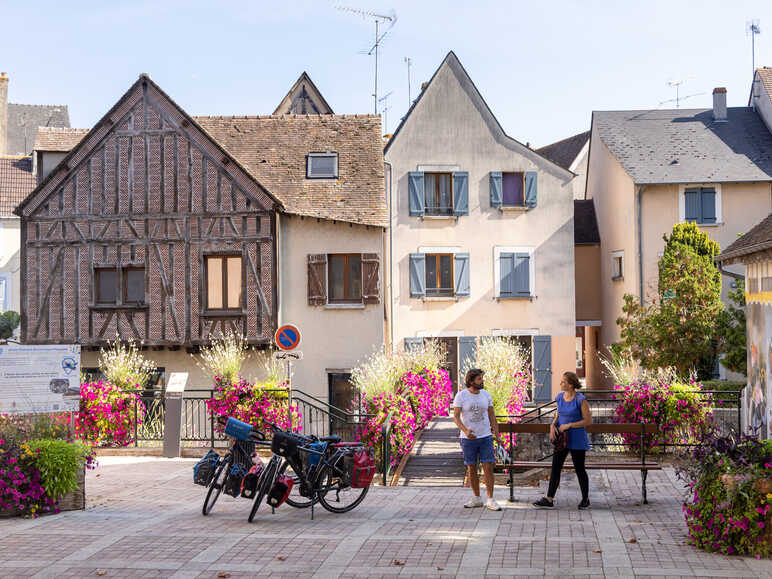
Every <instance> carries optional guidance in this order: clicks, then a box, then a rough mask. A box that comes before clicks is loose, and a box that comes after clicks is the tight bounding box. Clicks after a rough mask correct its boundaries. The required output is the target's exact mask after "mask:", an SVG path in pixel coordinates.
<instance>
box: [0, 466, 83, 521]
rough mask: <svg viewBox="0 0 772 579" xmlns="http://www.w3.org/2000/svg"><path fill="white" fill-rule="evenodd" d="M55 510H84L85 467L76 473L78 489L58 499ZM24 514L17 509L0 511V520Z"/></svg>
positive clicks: (44, 513)
mask: <svg viewBox="0 0 772 579" xmlns="http://www.w3.org/2000/svg"><path fill="white" fill-rule="evenodd" d="M57 508H58V509H59V510H60V511H82V510H83V509H85V508H86V467H85V466H84V467H83V468H81V469H80V472H79V473H78V488H77V489H75V490H74V491H72V492H69V493H67V494H66V495H64V496H63V497H61V498H60V499H59V504H58V505H57ZM24 514H25V512H24V511H21V510H19V509H0V518H7V517H19V516H23V515H24ZM52 514H54V511H53V510H51V511H45V510H44V511H42V512H39V513H38V515H52Z"/></svg>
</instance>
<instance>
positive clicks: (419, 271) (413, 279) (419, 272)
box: [410, 253, 426, 298]
mask: <svg viewBox="0 0 772 579" xmlns="http://www.w3.org/2000/svg"><path fill="white" fill-rule="evenodd" d="M425 295H426V257H425V256H424V254H423V253H411V254H410V297H411V298H422V297H424V296H425Z"/></svg>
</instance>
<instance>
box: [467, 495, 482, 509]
mask: <svg viewBox="0 0 772 579" xmlns="http://www.w3.org/2000/svg"><path fill="white" fill-rule="evenodd" d="M481 506H483V502H482V499H481V498H480V497H474V496H473V497H472V498H471V499H469V501H468V502H467V503H466V504H465V505H464V508H465V509H476V508H477V507H481Z"/></svg>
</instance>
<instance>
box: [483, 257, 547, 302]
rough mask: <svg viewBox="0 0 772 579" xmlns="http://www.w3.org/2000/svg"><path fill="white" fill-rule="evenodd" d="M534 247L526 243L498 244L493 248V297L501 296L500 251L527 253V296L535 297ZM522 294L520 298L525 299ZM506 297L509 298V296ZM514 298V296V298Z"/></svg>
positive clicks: (498, 297)
mask: <svg viewBox="0 0 772 579" xmlns="http://www.w3.org/2000/svg"><path fill="white" fill-rule="evenodd" d="M535 249H536V248H535V247H531V246H526V245H498V246H494V248H493V297H494V298H496V299H500V298H501V262H500V259H501V254H502V253H527V254H528V257H529V259H528V277H529V280H528V287H530V288H531V293H530V294H529V296H528V297H531V298H533V297H536V264H535V263H534V258H533V254H534V250H535ZM528 297H526V296H523V297H522V298H521V299H527V298H528ZM506 299H510V298H509V297H508V298H506ZM515 299H516V298H515Z"/></svg>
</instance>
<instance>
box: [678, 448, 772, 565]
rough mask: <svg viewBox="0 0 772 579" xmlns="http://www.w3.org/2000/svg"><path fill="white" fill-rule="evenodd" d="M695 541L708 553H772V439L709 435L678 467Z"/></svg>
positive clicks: (692, 538)
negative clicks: (685, 485)
mask: <svg viewBox="0 0 772 579" xmlns="http://www.w3.org/2000/svg"><path fill="white" fill-rule="evenodd" d="M678 475H679V477H680V478H681V479H682V480H684V481H685V482H686V484H687V497H686V500H685V501H684V505H683V514H684V518H685V520H686V526H687V528H688V529H689V538H690V542H691V543H692V544H693V545H694V546H696V547H698V548H700V549H703V550H705V551H711V552H719V553H723V554H726V555H750V556H755V557H757V558H760V557H768V556H770V554H772V530H771V529H770V524H772V512H770V511H771V510H772V509H771V508H770V502H772V441H770V440H766V441H759V440H756V439H753V438H743V439H741V440H739V441H735V440H734V439H732V438H730V437H722V438H716V437H710V438H708V439H707V440H706V441H705V442H704V443H703V444H701V445H699V446H698V447H697V448H696V449H695V450H694V451H693V453H692V454H691V456H689V457H688V458H687V459H686V461H685V462H684V464H683V465H682V466H681V467H680V468H679V470H678Z"/></svg>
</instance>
